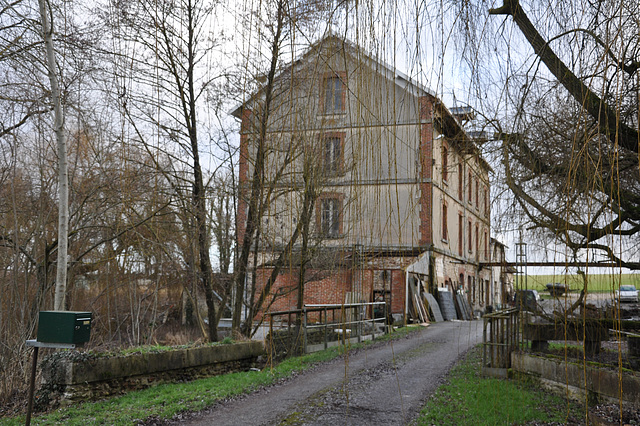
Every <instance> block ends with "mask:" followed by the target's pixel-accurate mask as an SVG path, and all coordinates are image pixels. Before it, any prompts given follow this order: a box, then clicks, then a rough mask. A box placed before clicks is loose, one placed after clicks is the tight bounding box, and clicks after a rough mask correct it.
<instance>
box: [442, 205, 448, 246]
mask: <svg viewBox="0 0 640 426" xmlns="http://www.w3.org/2000/svg"><path fill="white" fill-rule="evenodd" d="M442 239H443V240H445V241H446V240H448V239H449V229H448V227H447V205H446V204H444V203H443V204H442Z"/></svg>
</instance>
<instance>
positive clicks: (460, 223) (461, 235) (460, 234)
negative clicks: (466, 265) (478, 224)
mask: <svg viewBox="0 0 640 426" xmlns="http://www.w3.org/2000/svg"><path fill="white" fill-rule="evenodd" d="M463 224H464V221H463V220H462V215H459V216H458V254H459V255H460V256H462V251H463V249H464V229H463Z"/></svg>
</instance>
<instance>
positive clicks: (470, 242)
mask: <svg viewBox="0 0 640 426" xmlns="http://www.w3.org/2000/svg"><path fill="white" fill-rule="evenodd" d="M468 231H469V232H468V233H469V253H471V252H472V247H473V245H472V243H473V241H472V240H471V234H472V232H473V231H472V230H471V221H469V229H468Z"/></svg>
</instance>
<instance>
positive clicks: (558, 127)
mask: <svg viewBox="0 0 640 426" xmlns="http://www.w3.org/2000/svg"><path fill="white" fill-rule="evenodd" d="M457 10H458V13H460V14H461V16H463V17H464V19H462V21H464V22H466V23H472V25H466V27H465V28H463V30H462V31H461V32H460V33H461V34H463V36H464V39H463V41H465V43H466V44H467V45H468V46H470V48H469V49H468V50H467V52H466V53H467V59H468V63H469V64H470V67H471V69H472V70H473V72H474V78H475V83H476V85H475V87H476V90H477V97H476V98H475V99H476V100H477V102H478V104H479V105H481V109H482V110H483V112H484V113H485V114H486V116H487V121H486V124H487V126H489V127H490V128H491V131H492V132H494V133H496V134H497V135H498V139H499V140H500V143H498V144H496V145H495V148H496V149H498V152H499V155H500V157H501V163H502V166H503V171H504V179H505V183H506V185H507V187H508V188H509V190H510V191H511V193H512V194H513V195H515V197H514V199H515V201H516V204H515V205H514V207H515V208H517V209H519V210H521V211H522V212H524V216H525V218H526V220H527V221H528V223H529V225H530V226H531V227H533V228H535V229H538V230H540V231H541V232H542V233H543V234H546V235H549V236H551V237H552V238H554V239H555V240H556V241H558V240H559V241H561V242H562V243H564V245H565V246H566V248H567V250H568V253H569V257H572V256H585V255H587V256H589V260H591V261H595V260H605V261H609V262H614V263H616V264H618V265H620V266H624V267H628V268H632V269H639V268H640V263H639V262H638V261H637V255H638V252H637V249H636V248H635V247H637V242H638V235H639V234H638V231H640V216H639V215H638V212H639V211H640V210H639V207H640V198H639V197H638V193H639V191H640V173H639V169H638V143H639V141H640V135H639V133H638V122H639V121H640V120H639V117H638V99H639V93H640V85H639V83H638V82H639V80H638V75H639V74H638V73H639V71H638V69H639V68H640V48H639V47H638V46H639V36H638V34H639V32H638V28H639V22H638V19H637V16H638V12H639V6H638V4H637V2H631V1H620V2H609V3H602V2H586V3H585V2H574V1H569V0H567V1H560V2H553V3H551V2H543V3H538V2H524V1H518V0H505V1H504V2H503V3H502V5H500V7H496V8H493V9H489V6H487V4H486V3H485V2H468V3H465V4H464V5H459V7H458V9H457ZM501 17H504V18H503V20H500V18H501ZM511 21H513V23H514V24H515V26H516V27H517V31H516V32H513V33H512V32H511V30H512V25H511V23H510V22H511ZM481 22H482V23H483V25H480V23H481ZM496 33H497V34H498V35H499V37H495V34H496ZM521 47H524V48H521ZM507 53H509V54H508V55H507ZM488 64H491V65H490V66H487V65H488ZM501 84H502V86H501ZM492 92H493V93H496V95H495V96H492V95H488V96H487V94H488V93H489V94H491V93H492ZM492 111H493V113H492ZM490 145H491V144H490ZM525 226H527V225H525ZM587 253H588V254H587ZM594 256H595V258H594ZM569 260H573V259H571V258H570V259H569Z"/></svg>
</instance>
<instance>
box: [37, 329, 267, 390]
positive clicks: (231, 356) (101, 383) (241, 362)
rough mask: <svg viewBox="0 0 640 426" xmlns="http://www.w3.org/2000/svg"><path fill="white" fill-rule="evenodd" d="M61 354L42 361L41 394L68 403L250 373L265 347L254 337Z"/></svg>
mask: <svg viewBox="0 0 640 426" xmlns="http://www.w3.org/2000/svg"><path fill="white" fill-rule="evenodd" d="M59 354H61V355H59V356H56V357H52V358H50V359H48V360H45V361H43V363H42V390H41V393H45V394H47V393H48V394H47V395H45V396H46V398H48V399H54V400H55V399H59V400H60V402H64V401H77V400H86V399H97V398H102V397H105V396H109V395H116V394H122V393H125V392H127V391H130V390H136V389H143V388H146V387H149V386H152V385H154V384H159V383H166V382H176V381H187V380H193V379H198V378H203V377H210V376H215V375H219V374H225V373H230V372H236V371H246V370H248V369H249V368H251V367H252V366H253V365H254V364H255V362H256V361H257V358H258V357H259V356H260V355H263V354H264V346H263V344H262V342H255V341H250V342H240V343H235V344H228V345H216V346H201V347H194V348H185V349H175V350H171V351H166V352H156V353H153V352H151V353H141V354H130V355H123V356H115V357H94V356H87V355H86V354H83V353H75V354H73V353H70V352H66V353H65V352H60V353H59ZM65 354H71V355H65ZM55 355H57V354H55ZM49 394H57V396H52V395H49Z"/></svg>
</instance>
